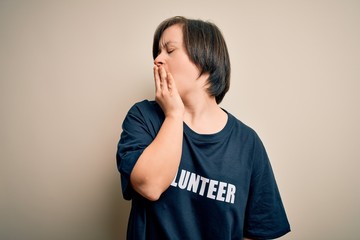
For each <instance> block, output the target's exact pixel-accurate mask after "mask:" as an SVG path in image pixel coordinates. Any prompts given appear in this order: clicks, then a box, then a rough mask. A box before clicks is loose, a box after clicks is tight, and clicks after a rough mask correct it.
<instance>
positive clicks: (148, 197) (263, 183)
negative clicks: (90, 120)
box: [117, 17, 290, 239]
mask: <svg viewBox="0 0 360 240" xmlns="http://www.w3.org/2000/svg"><path fill="white" fill-rule="evenodd" d="M153 57H154V80H155V89H156V94H155V101H147V100H144V101H142V102H139V103H136V104H135V105H134V106H133V107H132V108H131V109H130V110H129V112H128V114H127V116H126V118H125V120H124V122H123V132H122V134H121V138H120V141H119V145H118V152H117V166H118V169H119V171H120V173H121V183H122V191H123V196H124V198H125V199H127V200H132V207H131V213H130V217H129V224H128V232H127V238H128V239H243V238H251V239H272V238H277V237H280V236H282V235H284V234H286V233H287V232H289V231H290V226H289V223H288V220H287V217H286V213H285V210H284V207H283V205H282V202H281V198H280V194H279V191H278V189H277V185H276V182H275V178H274V175H273V172H272V169H271V165H270V162H269V159H268V157H267V154H266V151H265V148H264V146H263V145H262V143H261V140H260V139H259V137H258V136H257V134H256V133H255V131H253V130H252V129H251V128H250V127H248V126H246V125H245V124H243V123H242V122H241V121H239V120H238V119H236V118H235V117H234V116H233V115H231V114H230V113H228V112H227V111H225V110H223V109H222V108H220V107H219V105H218V104H219V103H220V102H221V101H222V99H223V97H224V96H225V94H226V92H227V91H228V89H229V84H230V61H229V55H228V51H227V47H226V44H225V41H224V39H223V36H222V34H221V32H220V30H219V29H218V28H217V27H216V26H215V25H214V24H212V23H209V22H204V21H201V20H192V19H186V18H184V17H173V18H170V19H167V20H165V21H164V22H162V23H161V24H160V25H159V27H158V28H157V30H156V32H155V35H154V42H153Z"/></svg>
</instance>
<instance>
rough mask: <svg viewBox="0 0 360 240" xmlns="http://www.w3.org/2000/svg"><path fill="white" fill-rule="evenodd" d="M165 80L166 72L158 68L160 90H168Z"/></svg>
mask: <svg viewBox="0 0 360 240" xmlns="http://www.w3.org/2000/svg"><path fill="white" fill-rule="evenodd" d="M166 78H167V75H166V71H165V69H164V67H160V84H161V89H162V90H167V89H168V84H167V79H166Z"/></svg>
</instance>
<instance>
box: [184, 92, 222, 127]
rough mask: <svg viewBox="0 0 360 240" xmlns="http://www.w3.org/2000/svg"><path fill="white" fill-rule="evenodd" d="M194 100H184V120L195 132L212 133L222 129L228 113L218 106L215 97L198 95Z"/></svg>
mask: <svg viewBox="0 0 360 240" xmlns="http://www.w3.org/2000/svg"><path fill="white" fill-rule="evenodd" d="M192 99H193V100H192V101H184V105H185V114H184V122H185V123H186V124H187V125H188V126H189V127H190V128H191V129H192V130H194V131H195V132H197V133H201V134H212V133H217V132H219V131H221V129H223V128H224V126H225V125H226V122H227V114H226V113H225V112H224V111H223V110H222V109H221V108H220V107H219V106H218V104H217V103H216V100H215V97H210V96H208V94H207V93H205V94H204V95H197V98H195V99H194V98H192Z"/></svg>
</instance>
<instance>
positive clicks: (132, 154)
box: [116, 105, 154, 200]
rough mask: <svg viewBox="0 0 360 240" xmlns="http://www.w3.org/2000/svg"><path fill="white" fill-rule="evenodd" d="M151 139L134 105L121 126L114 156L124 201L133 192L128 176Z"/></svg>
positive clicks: (152, 137) (142, 115)
mask: <svg viewBox="0 0 360 240" xmlns="http://www.w3.org/2000/svg"><path fill="white" fill-rule="evenodd" d="M153 139H154V136H152V134H151V132H150V131H149V127H148V125H147V123H146V120H145V117H144V113H143V112H141V110H140V108H139V107H138V106H137V105H134V106H133V107H132V108H131V109H130V110H129V112H128V113H127V115H126V117H125V119H124V122H123V124H122V133H121V136H120V141H119V143H118V149H117V154H116V162H117V168H118V170H119V172H120V175H121V187H122V193H123V197H124V199H126V200H130V199H132V195H133V191H134V190H133V189H132V187H131V184H130V174H131V172H132V170H133V168H134V166H135V163H136V161H137V160H138V158H139V157H140V155H141V154H142V152H143V151H144V149H145V148H146V147H147V146H148V145H149V144H150V143H151V142H152V140H153Z"/></svg>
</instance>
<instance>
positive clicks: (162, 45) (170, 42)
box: [159, 41, 178, 48]
mask: <svg viewBox="0 0 360 240" xmlns="http://www.w3.org/2000/svg"><path fill="white" fill-rule="evenodd" d="M174 43H175V44H176V43H178V42H176V41H167V42H165V43H164V44H162V43H160V46H159V48H161V47H163V48H166V47H168V46H169V45H170V44H174Z"/></svg>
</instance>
